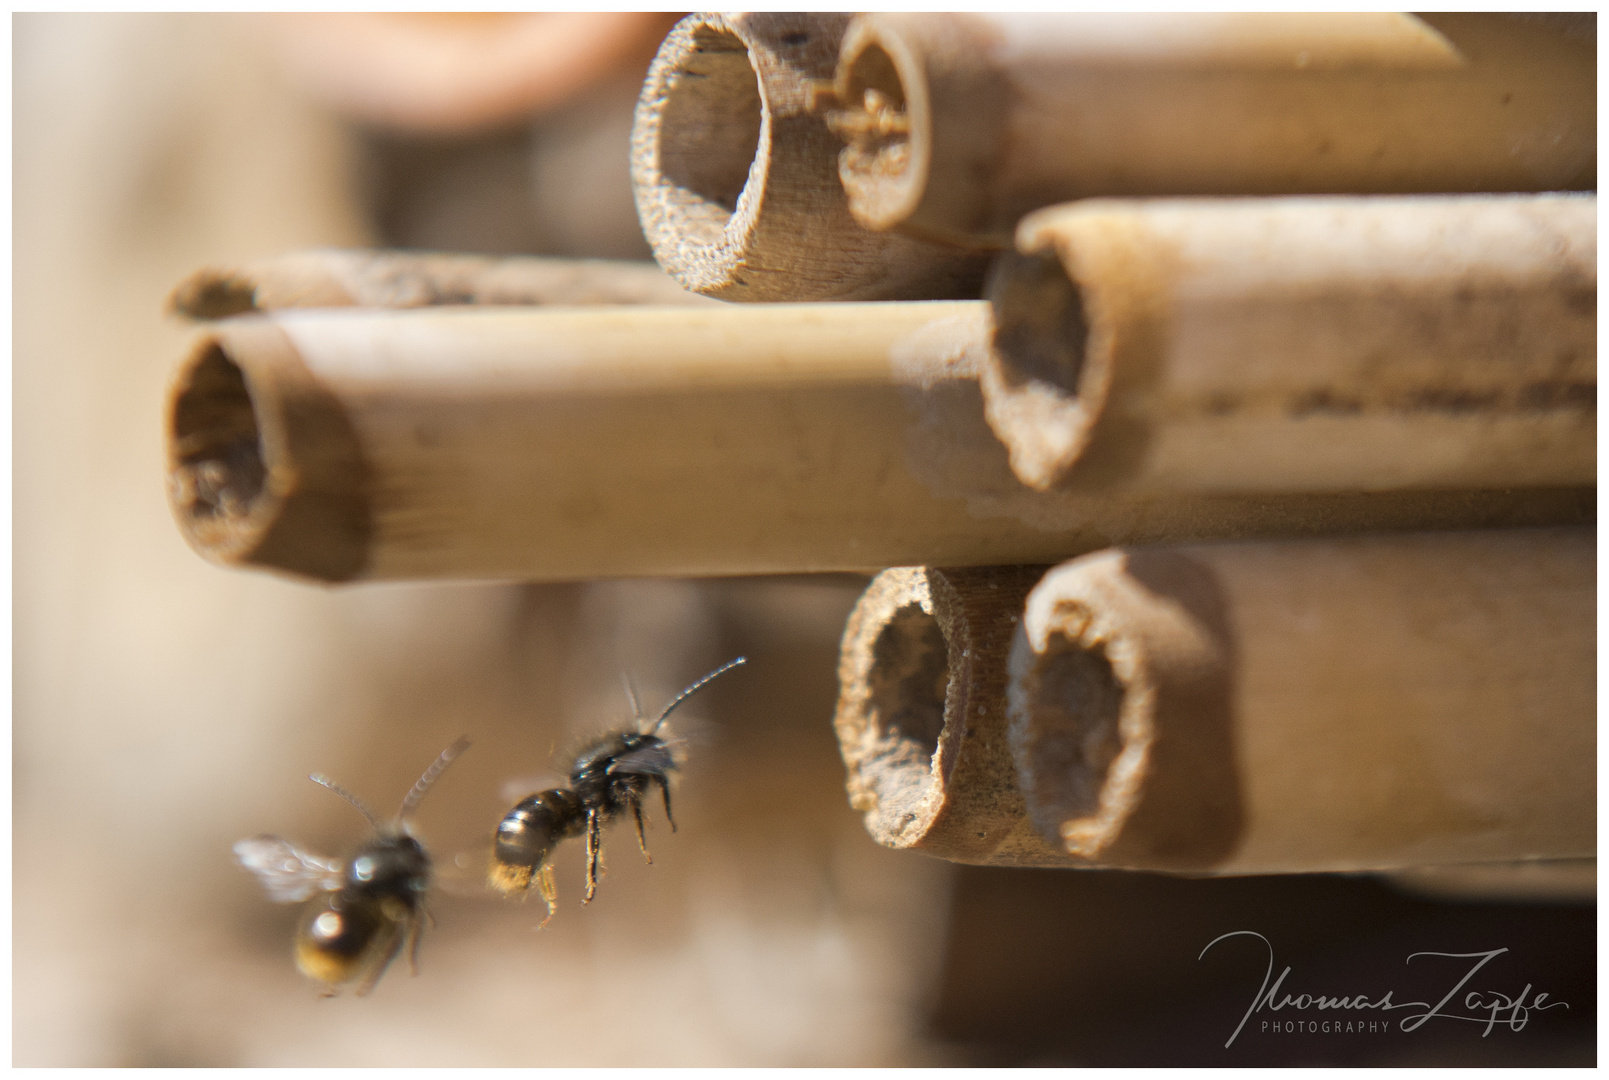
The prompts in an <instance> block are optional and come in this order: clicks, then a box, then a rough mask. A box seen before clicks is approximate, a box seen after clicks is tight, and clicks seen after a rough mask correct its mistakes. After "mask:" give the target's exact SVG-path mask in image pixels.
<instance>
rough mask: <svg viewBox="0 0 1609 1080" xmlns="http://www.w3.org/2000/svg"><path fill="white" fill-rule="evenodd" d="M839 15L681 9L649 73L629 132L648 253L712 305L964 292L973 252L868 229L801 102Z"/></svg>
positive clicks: (976, 285)
mask: <svg viewBox="0 0 1609 1080" xmlns="http://www.w3.org/2000/svg"><path fill="white" fill-rule="evenodd" d="M848 21H849V16H848V15H842V14H831V13H814V14H787V13H781V12H751V13H747V14H740V15H720V14H715V13H707V12H706V13H698V14H693V15H689V16H688V17H687V18H685V19H683V20H682V21H681V22H679V23H677V24H676V26H675V28H674V29H672V30H671V32H670V34H669V35H668V36H667V37H666V38H665V41H664V43H663V44H662V45H661V46H660V49H659V54H658V55H657V56H656V57H655V58H654V61H653V64H652V65H651V66H650V67H649V69H648V77H647V80H646V81H645V82H644V83H643V89H642V97H641V98H640V99H639V101H638V104H637V117H636V121H635V123H634V125H633V128H632V136H631V178H632V186H633V188H634V189H635V191H636V196H637V214H638V217H639V218H640V219H641V220H642V226H643V233H644V235H646V236H647V238H648V242H649V244H650V245H651V246H652V247H653V251H654V257H655V258H656V259H658V260H659V263H660V265H661V266H663V267H664V268H665V269H666V271H667V272H669V273H670V275H671V276H672V277H674V278H676V280H677V281H680V282H681V283H682V284H683V285H685V286H686V287H687V288H689V289H691V290H693V291H694V292H698V293H704V294H706V295H709V296H715V297H719V298H720V299H722V300H761V301H775V300H876V299H928V298H942V297H976V296H978V295H979V292H980V290H981V287H982V282H983V271H984V268H985V257H984V256H982V255H979V254H975V253H974V254H970V255H965V256H962V257H960V258H957V257H955V256H954V255H953V254H952V253H949V252H946V251H945V250H943V249H941V248H936V247H934V246H932V245H929V244H926V243H923V242H921V241H918V240H912V239H909V238H907V237H903V236H898V235H892V234H885V233H874V232H870V231H868V230H866V229H863V228H861V227H860V226H859V225H857V224H856V223H855V221H854V219H853V218H851V217H850V215H849V207H848V203H847V201H846V200H845V197H844V192H843V188H842V187H841V186H840V184H839V182H838V175H837V162H838V151H839V143H838V140H837V139H836V138H835V137H834V136H833V135H832V133H831V132H829V131H828V130H827V129H826V128H825V127H824V126H823V125H822V123H821V119H820V118H819V117H817V116H814V115H812V114H811V113H810V111H809V104H810V102H809V92H810V87H811V86H812V85H813V84H814V83H816V82H818V81H828V80H830V79H831V77H832V71H833V67H834V65H835V64H836V63H837V59H838V45H839V42H840V40H841V39H842V36H843V31H844V27H845V26H846V25H847V24H848Z"/></svg>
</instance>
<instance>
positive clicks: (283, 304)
mask: <svg viewBox="0 0 1609 1080" xmlns="http://www.w3.org/2000/svg"><path fill="white" fill-rule="evenodd" d="M708 302H709V301H708V300H706V299H705V298H703V297H700V296H697V295H695V294H693V293H690V292H688V291H687V290H685V289H683V288H682V287H681V286H679V285H677V284H676V282H674V281H672V280H671V279H670V278H669V277H667V276H666V275H665V273H664V271H662V270H660V269H659V268H658V267H656V266H653V265H650V264H647V263H633V262H623V261H610V260H606V259H543V258H534V257H524V256H522V257H513V258H491V257H486V256H479V255H443V254H438V253H434V252H415V251H342V250H336V249H333V248H326V249H317V250H312V251H293V252H290V253H288V254H285V255H278V256H275V257H273V258H270V259H260V260H258V261H256V262H250V263H246V264H245V265H242V266H209V267H205V268H203V269H201V270H198V271H196V272H195V273H193V274H191V275H190V276H189V277H187V278H185V279H184V280H183V281H182V282H180V283H179V285H178V287H177V288H176V289H174V290H173V294H172V296H170V297H169V299H168V307H169V309H170V310H172V311H173V312H174V313H175V314H178V315H185V316H188V317H189V318H192V319H223V318H227V317H229V316H231V315H241V314H246V313H250V312H265V311H276V310H279V309H282V308H332V307H367V308H415V307H436V306H440V305H446V304H490V305H515V304H518V305H528V304H544V305H551V304H564V305H571V304H688V303H693V304H703V303H708Z"/></svg>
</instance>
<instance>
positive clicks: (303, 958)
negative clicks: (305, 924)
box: [296, 912, 357, 983]
mask: <svg viewBox="0 0 1609 1080" xmlns="http://www.w3.org/2000/svg"><path fill="white" fill-rule="evenodd" d="M325 914H326V915H329V914H331V913H330V912H325ZM336 918H337V921H339V916H337V917H336ZM318 921H319V920H317V919H315V920H314V922H315V923H316V922H318ZM296 967H297V968H298V969H299V970H300V971H301V973H302V974H303V975H306V976H307V977H308V978H309V979H317V980H318V981H319V982H324V983H340V982H345V981H346V980H348V979H350V978H351V977H352V975H353V973H354V972H355V971H356V970H357V958H356V957H349V956H340V955H338V954H336V953H332V952H330V951H329V950H328V949H326V948H325V947H324V946H323V945H322V944H321V943H320V942H319V941H317V940H315V939H314V938H313V937H312V936H311V935H309V936H308V937H305V938H303V939H301V940H300V941H298V942H297V943H296Z"/></svg>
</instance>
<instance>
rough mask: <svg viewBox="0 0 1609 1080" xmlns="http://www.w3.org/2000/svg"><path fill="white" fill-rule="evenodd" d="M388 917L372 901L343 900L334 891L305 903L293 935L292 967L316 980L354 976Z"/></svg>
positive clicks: (384, 929)
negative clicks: (305, 911) (307, 905)
mask: <svg viewBox="0 0 1609 1080" xmlns="http://www.w3.org/2000/svg"><path fill="white" fill-rule="evenodd" d="M391 924H392V920H390V919H388V918H387V917H386V915H385V914H384V913H383V912H382V911H381V909H380V906H379V905H378V904H375V903H372V902H367V903H364V902H360V903H346V902H343V900H342V898H341V896H340V895H339V894H337V893H332V894H329V895H328V896H326V897H325V898H324V900H323V901H322V902H315V903H313V904H311V905H309V907H308V910H307V914H306V916H305V917H304V918H303V921H302V926H301V929H300V930H299V931H298V932H297V934H296V966H297V967H298V968H300V969H301V970H302V974H304V975H306V976H308V977H309V978H312V979H318V980H319V981H320V982H326V983H330V984H332V985H333V984H338V983H343V982H347V981H349V980H350V979H353V978H355V977H357V975H358V974H359V973H360V972H361V971H362V969H363V967H364V966H365V964H366V963H367V961H368V959H369V958H370V957H371V956H372V955H373V950H374V949H375V947H376V944H377V942H378V940H379V938H380V937H381V936H382V935H384V934H388V933H391V932H392V930H393V926H392V925H391Z"/></svg>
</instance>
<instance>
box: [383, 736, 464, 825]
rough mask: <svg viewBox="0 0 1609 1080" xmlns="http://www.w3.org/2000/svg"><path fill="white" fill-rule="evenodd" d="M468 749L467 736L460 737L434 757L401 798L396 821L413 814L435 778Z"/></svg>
mask: <svg viewBox="0 0 1609 1080" xmlns="http://www.w3.org/2000/svg"><path fill="white" fill-rule="evenodd" d="M468 749H469V736H467V735H460V736H458V738H457V739H455V740H454V741H453V744H452V745H451V746H449V747H448V748H447V749H445V750H443V751H442V752H441V753H440V754H439V755H438V756H437V757H436V760H435V761H433V762H431V763H430V768H428V769H426V770H425V771H424V775H423V776H421V777H419V780H418V782H417V783H415V784H414V785H413V788H412V789H411V790H410V791H409V792H408V794H407V795H405V796H403V799H402V809H401V810H398V811H397V820H398V821H401V820H402V819H403V818H406V817H407V816H408V815H409V814H411V813H413V811H414V808H415V807H416V806H418V805H419V800H420V799H422V798H424V797H425V792H427V791H429V790H430V785H431V784H434V783H435V782H436V778H437V777H439V776H440V775H441V774H442V773H444V772H446V771H447V766H449V765H451V764H452V763H453V758H455V757H457V756H458V755H459V754H462V753H463V752H464V751H465V750H468Z"/></svg>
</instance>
